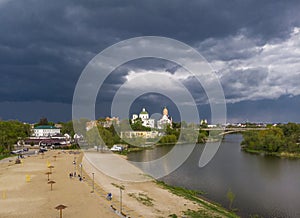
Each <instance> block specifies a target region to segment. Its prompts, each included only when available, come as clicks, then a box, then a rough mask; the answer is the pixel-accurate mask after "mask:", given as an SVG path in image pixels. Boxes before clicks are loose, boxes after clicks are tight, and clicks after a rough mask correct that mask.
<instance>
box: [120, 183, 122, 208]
mask: <svg viewBox="0 0 300 218" xmlns="http://www.w3.org/2000/svg"><path fill="white" fill-rule="evenodd" d="M120 213H122V187H120Z"/></svg>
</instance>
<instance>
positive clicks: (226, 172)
mask: <svg viewBox="0 0 300 218" xmlns="http://www.w3.org/2000/svg"><path fill="white" fill-rule="evenodd" d="M241 141H242V136H241V135H240V134H235V135H227V136H225V138H224V140H223V142H222V144H221V146H220V148H219V150H218V152H217V154H216V155H215V157H214V158H213V159H212V160H211V161H210V162H209V163H208V164H207V165H206V166H205V167H203V168H199V167H198V161H199V157H200V155H201V152H202V151H203V148H204V145H202V144H199V145H197V146H196V147H195V149H194V150H193V152H192V154H191V155H190V156H189V158H188V159H187V160H186V161H185V162H184V164H183V165H182V166H181V167H180V168H178V169H177V170H176V171H174V172H172V173H171V174H170V175H168V176H165V177H164V178H162V179H161V180H163V181H164V182H166V183H168V184H170V185H175V186H181V187H185V188H188V189H193V190H199V191H203V192H205V194H204V197H206V198H208V199H210V200H212V201H214V202H217V203H219V204H221V205H222V206H224V207H228V205H229V202H228V199H227V197H226V193H227V192H228V190H229V189H231V191H232V192H233V193H234V194H235V196H236V197H235V200H234V202H233V208H237V209H238V212H237V214H238V215H240V216H242V217H250V216H251V215H254V214H257V215H260V216H262V217H300V159H281V158H277V157H267V156H262V155H254V154H248V153H245V152H242V151H241V149H240V143H241ZM179 146H185V145H179ZM171 149H172V146H159V147H155V148H154V149H152V150H144V151H140V152H135V153H130V154H129V155H128V159H129V160H132V161H142V160H143V161H145V160H150V159H156V158H158V157H160V156H163V155H164V154H166V153H167V152H168V151H170V150H171Z"/></svg>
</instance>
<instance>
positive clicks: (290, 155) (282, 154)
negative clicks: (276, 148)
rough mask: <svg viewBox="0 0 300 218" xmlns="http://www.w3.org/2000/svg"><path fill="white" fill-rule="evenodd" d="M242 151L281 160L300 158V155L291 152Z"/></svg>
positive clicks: (245, 149)
mask: <svg viewBox="0 0 300 218" xmlns="http://www.w3.org/2000/svg"><path fill="white" fill-rule="evenodd" d="M242 151H244V152H247V153H250V154H258V155H265V156H274V157H279V158H300V153H290V152H267V151H263V150H254V149H248V148H243V147H242Z"/></svg>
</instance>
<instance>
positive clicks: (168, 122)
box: [157, 107, 172, 129]
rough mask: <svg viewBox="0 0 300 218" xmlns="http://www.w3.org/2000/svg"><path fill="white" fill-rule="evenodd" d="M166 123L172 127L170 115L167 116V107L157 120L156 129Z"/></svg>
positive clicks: (161, 127) (164, 125)
mask: <svg viewBox="0 0 300 218" xmlns="http://www.w3.org/2000/svg"><path fill="white" fill-rule="evenodd" d="M167 125H170V127H172V117H171V118H169V112H168V109H167V107H165V108H164V109H163V116H162V118H161V119H160V120H158V121H157V128H158V129H163V128H164V127H166V126H167Z"/></svg>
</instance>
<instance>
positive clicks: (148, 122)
mask: <svg viewBox="0 0 300 218" xmlns="http://www.w3.org/2000/svg"><path fill="white" fill-rule="evenodd" d="M137 118H140V119H141V120H142V125H143V126H145V127H150V128H154V126H155V120H154V119H152V118H149V114H148V112H147V111H146V109H145V108H143V109H142V111H141V113H140V114H139V115H137V114H133V115H132V119H131V121H132V123H134V122H135V121H136V119H137Z"/></svg>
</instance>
